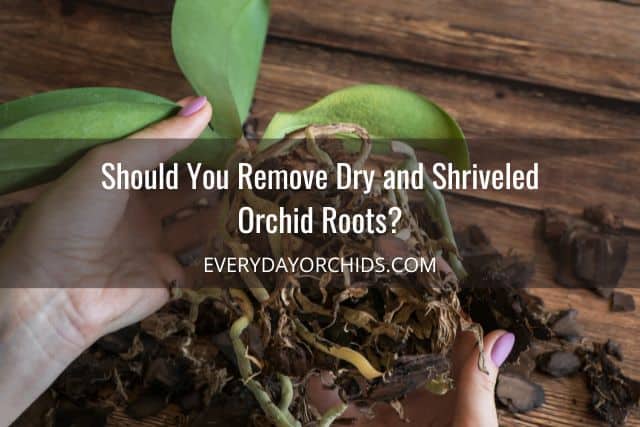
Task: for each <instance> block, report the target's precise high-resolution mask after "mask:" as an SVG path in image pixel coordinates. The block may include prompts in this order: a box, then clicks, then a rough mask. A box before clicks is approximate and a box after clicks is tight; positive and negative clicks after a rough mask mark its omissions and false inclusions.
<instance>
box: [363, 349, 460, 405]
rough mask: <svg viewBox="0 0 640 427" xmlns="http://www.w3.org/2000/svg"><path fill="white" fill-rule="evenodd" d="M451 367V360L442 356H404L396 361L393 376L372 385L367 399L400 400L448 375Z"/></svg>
mask: <svg viewBox="0 0 640 427" xmlns="http://www.w3.org/2000/svg"><path fill="white" fill-rule="evenodd" d="M450 367H451V366H450V363H449V360H448V359H447V358H446V357H445V356H443V355H441V354H423V355H419V356H403V357H401V358H400V359H398V360H397V361H396V364H395V365H394V367H393V370H392V371H391V372H392V373H391V375H390V376H389V377H388V378H385V379H384V380H378V381H376V382H375V383H374V384H373V385H371V387H370V388H369V389H368V391H367V393H366V396H365V397H366V399H367V400H372V401H384V402H390V401H392V400H398V399H400V398H402V397H404V396H405V395H406V394H407V393H410V392H411V391H413V390H417V389H418V388H420V387H424V385H425V384H427V383H428V382H430V381H431V380H434V379H436V378H440V377H442V376H443V375H446V374H447V373H448V372H449V369H450Z"/></svg>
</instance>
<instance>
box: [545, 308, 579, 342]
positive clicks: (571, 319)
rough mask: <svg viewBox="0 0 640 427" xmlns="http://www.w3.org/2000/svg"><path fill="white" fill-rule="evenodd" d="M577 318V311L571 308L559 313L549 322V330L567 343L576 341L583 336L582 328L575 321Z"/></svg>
mask: <svg viewBox="0 0 640 427" xmlns="http://www.w3.org/2000/svg"><path fill="white" fill-rule="evenodd" d="M577 316H578V311H577V310H575V309H573V308H571V309H568V310H562V311H559V312H558V313H557V314H556V315H555V316H553V317H552V318H551V319H550V321H549V325H551V330H552V331H553V333H554V334H555V335H556V336H557V337H560V338H564V339H566V340H567V341H576V340H577V339H579V338H580V337H582V334H583V330H582V326H581V325H580V324H579V323H578V321H577V319H576V317H577Z"/></svg>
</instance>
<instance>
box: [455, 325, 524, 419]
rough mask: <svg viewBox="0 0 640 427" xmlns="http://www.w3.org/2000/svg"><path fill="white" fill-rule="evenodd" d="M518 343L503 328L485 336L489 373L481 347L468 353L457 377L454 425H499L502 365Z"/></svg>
mask: <svg viewBox="0 0 640 427" xmlns="http://www.w3.org/2000/svg"><path fill="white" fill-rule="evenodd" d="M514 343H515V336H514V335H513V334H512V333H509V332H506V331H502V330H497V331H493V332H491V333H489V334H487V335H486V336H485V338H484V350H485V352H486V353H485V354H487V355H488V357H487V358H486V363H485V365H486V368H487V370H488V372H489V373H488V374H487V373H485V372H482V371H481V370H480V369H479V368H478V357H479V356H480V353H479V350H478V347H477V346H475V347H474V349H473V351H471V352H470V353H469V354H468V357H467V358H466V360H465V362H464V364H463V365H462V366H461V369H460V373H459V377H458V380H457V386H458V389H457V403H456V411H455V415H454V421H453V426H454V427H467V426H469V427H470V426H475V427H497V426H498V415H497V411H496V406H495V397H494V390H495V385H496V379H497V377H498V368H499V367H500V365H502V364H503V363H504V361H505V360H506V359H507V356H509V353H510V352H511V350H512V349H513V345H514Z"/></svg>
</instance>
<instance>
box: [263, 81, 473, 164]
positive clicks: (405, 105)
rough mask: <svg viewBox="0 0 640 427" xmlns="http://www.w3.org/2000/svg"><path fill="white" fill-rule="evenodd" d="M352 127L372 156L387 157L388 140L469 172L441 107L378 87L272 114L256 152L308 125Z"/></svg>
mask: <svg viewBox="0 0 640 427" xmlns="http://www.w3.org/2000/svg"><path fill="white" fill-rule="evenodd" d="M331 123H354V124H357V125H360V126H362V127H364V128H366V129H367V131H368V132H369V134H370V135H371V137H372V139H373V140H374V151H375V152H377V153H381V154H382V153H388V152H389V144H388V141H389V140H400V141H405V142H406V143H407V144H409V145H411V146H412V147H413V148H415V149H417V150H429V151H433V152H436V153H439V154H442V155H444V156H446V157H447V158H448V159H449V160H451V161H452V162H453V163H454V165H455V166H456V167H457V168H459V169H466V168H468V167H469V151H468V148H467V144H466V142H465V139H464V135H463V134H462V130H461V129H460V127H459V126H458V124H457V123H456V122H455V120H453V119H452V118H451V117H450V116H449V115H448V114H447V113H446V112H445V111H444V110H443V109H442V108H440V107H438V106H437V105H436V104H434V103H433V102H431V101H429V100H427V99H426V98H424V97H422V96H420V95H417V94H415V93H412V92H409V91H406V90H404V89H400V88H396V87H392V86H382V85H359V86H352V87H349V88H346V89H342V90H339V91H337V92H334V93H332V94H331V95H329V96H327V97H325V98H323V99H321V100H320V101H318V102H316V103H315V104H313V105H311V106H309V107H307V108H305V109H303V110H300V111H296V112H292V113H277V114H276V115H275V116H274V117H273V120H271V123H269V126H268V127H267V129H266V130H265V132H264V136H263V139H262V142H261V143H260V146H259V149H264V148H266V147H267V146H269V145H271V144H273V143H274V142H276V141H279V140H281V139H282V138H284V137H285V136H286V135H287V134H289V133H291V132H293V131H295V130H298V129H301V128H304V127H306V126H309V125H311V124H317V125H327V124H331Z"/></svg>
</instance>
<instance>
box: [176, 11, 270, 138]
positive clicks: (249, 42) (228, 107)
mask: <svg viewBox="0 0 640 427" xmlns="http://www.w3.org/2000/svg"><path fill="white" fill-rule="evenodd" d="M268 24H269V1H268V0H233V1H230V0H177V1H176V3H175V7H174V9H173V20H172V25H171V38H172V45H173V51H174V54H175V57H176V60H177V62H178V65H180V68H181V69H182V72H183V73H184V75H185V76H186V77H187V79H188V80H189V82H190V83H191V86H193V88H194V90H195V91H196V92H197V93H198V94H199V95H205V96H207V98H209V100H210V101H211V104H212V106H213V119H212V124H213V127H214V129H215V130H216V132H218V133H219V134H220V135H223V136H227V137H233V138H239V137H240V136H241V135H242V123H243V122H244V121H245V119H246V118H247V116H248V115H249V109H250V107H251V101H252V98H253V92H254V89H255V86H256V81H257V79H258V71H259V69H260V59H261V56H262V49H263V47H264V42H265V39H266V34H267V26H268Z"/></svg>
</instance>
